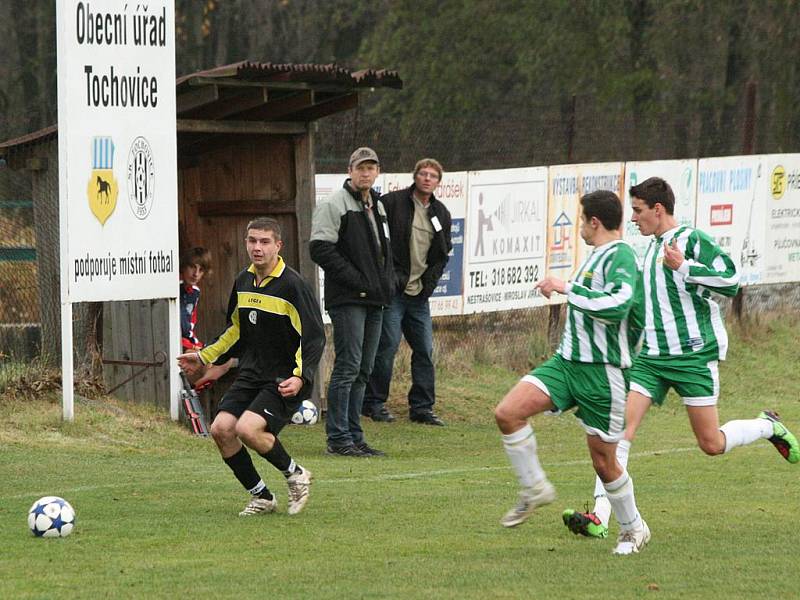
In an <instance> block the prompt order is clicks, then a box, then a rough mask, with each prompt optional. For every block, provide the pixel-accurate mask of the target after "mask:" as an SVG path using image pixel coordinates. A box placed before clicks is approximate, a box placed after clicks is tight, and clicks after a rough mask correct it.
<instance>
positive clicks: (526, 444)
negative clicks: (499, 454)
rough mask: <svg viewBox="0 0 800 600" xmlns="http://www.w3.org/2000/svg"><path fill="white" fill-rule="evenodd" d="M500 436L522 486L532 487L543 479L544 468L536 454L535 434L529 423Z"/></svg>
mask: <svg viewBox="0 0 800 600" xmlns="http://www.w3.org/2000/svg"><path fill="white" fill-rule="evenodd" d="M502 438H503V447H504V448H505V450H506V454H507V455H508V459H509V460H510V461H511V466H512V467H513V469H514V472H515V473H516V474H517V479H518V480H519V484H520V485H521V486H522V487H523V488H530V487H533V486H534V484H536V483H537V482H539V481H541V480H542V479H545V474H544V470H543V469H542V465H541V463H540V462H539V457H538V456H537V454H536V436H535V435H534V433H533V427H531V426H530V423H528V424H526V425H525V427H523V428H522V429H520V430H519V431H515V432H514V433H509V434H507V435H503V436H502Z"/></svg>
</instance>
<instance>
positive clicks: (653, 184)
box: [628, 177, 675, 215]
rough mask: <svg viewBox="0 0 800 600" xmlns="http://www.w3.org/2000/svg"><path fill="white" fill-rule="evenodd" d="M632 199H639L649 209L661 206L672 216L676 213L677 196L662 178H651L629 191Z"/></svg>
mask: <svg viewBox="0 0 800 600" xmlns="http://www.w3.org/2000/svg"><path fill="white" fill-rule="evenodd" d="M628 193H629V194H630V195H631V198H639V199H640V200H642V201H643V202H644V203H645V204H647V206H648V207H650V208H653V207H654V206H655V205H656V204H660V205H661V206H663V207H664V210H666V211H667V214H668V215H671V214H672V213H673V212H674V211H675V194H674V193H673V192H672V188H671V187H670V186H669V184H668V183H667V182H666V181H664V180H663V179H661V177H650V178H648V179H645V180H644V181H643V182H642V183H640V184H638V185H634V186H631V188H630V189H629V190H628Z"/></svg>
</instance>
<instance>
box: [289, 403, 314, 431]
mask: <svg viewBox="0 0 800 600" xmlns="http://www.w3.org/2000/svg"><path fill="white" fill-rule="evenodd" d="M317 420H319V409H318V408H317V405H316V404H314V403H313V402H312V401H311V400H303V402H302V403H301V404H300V407H299V408H298V409H297V412H296V413H294V414H293V415H292V423H294V424H295V425H313V424H314V423H316V422H317Z"/></svg>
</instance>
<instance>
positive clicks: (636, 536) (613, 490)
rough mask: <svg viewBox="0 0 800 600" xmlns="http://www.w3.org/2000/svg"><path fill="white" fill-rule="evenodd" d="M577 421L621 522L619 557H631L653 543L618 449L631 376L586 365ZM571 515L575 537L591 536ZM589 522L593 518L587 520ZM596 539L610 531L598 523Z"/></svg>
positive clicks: (580, 371) (578, 376)
mask: <svg viewBox="0 0 800 600" xmlns="http://www.w3.org/2000/svg"><path fill="white" fill-rule="evenodd" d="M573 382H574V389H575V393H574V396H575V400H576V402H577V405H578V410H577V411H576V412H575V416H576V417H577V419H578V420H579V422H580V423H581V426H582V427H583V429H584V430H585V431H586V434H587V438H586V442H587V445H588V448H589V454H590V456H591V457H592V466H593V467H594V470H595V473H597V476H598V478H599V479H600V481H601V482H602V486H603V493H604V494H605V498H606V501H607V502H608V503H609V505H610V507H611V509H610V510H613V513H614V515H615V516H616V518H617V521H618V522H619V524H620V536H619V538H618V540H617V546H616V548H615V549H614V553H615V554H630V553H632V552H638V550H639V549H640V548H641V547H642V546H644V544H646V543H647V541H648V540H649V538H650V533H649V530H648V529H647V526H646V524H645V523H644V522H643V521H642V519H641V516H640V515H639V511H638V509H637V507H636V501H635V498H634V493H633V481H632V479H631V478H630V476H629V475H628V472H627V470H626V469H625V468H624V467H623V465H622V464H621V463H620V461H619V460H618V459H617V445H618V442H619V441H620V440H622V438H623V434H624V431H625V418H624V415H625V412H626V396H627V393H628V382H629V373H628V372H627V371H626V370H623V369H620V368H619V367H615V366H613V365H608V364H582V365H579V366H577V367H575V368H574V369H573ZM569 512H570V511H565V513H564V515H563V518H564V523H565V524H566V525H567V526H568V527H569V528H570V530H571V531H573V532H574V533H583V534H584V535H586V534H587V532H585V531H582V530H580V529H579V528H577V527H576V525H577V524H578V521H580V516H579V515H577V514H575V513H574V512H573V514H572V515H570V514H568V513H569ZM587 516H588V515H587ZM592 524H593V525H595V527H594V531H595V532H596V533H599V535H597V536H595V537H604V535H603V534H607V531H608V530H607V526H606V527H604V528H602V527H600V526H599V525H598V524H597V523H596V522H595V523H592Z"/></svg>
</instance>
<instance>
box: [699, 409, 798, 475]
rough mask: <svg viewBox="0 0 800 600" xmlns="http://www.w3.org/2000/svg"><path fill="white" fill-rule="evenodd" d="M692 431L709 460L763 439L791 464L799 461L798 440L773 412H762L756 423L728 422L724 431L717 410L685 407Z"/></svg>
mask: <svg viewBox="0 0 800 600" xmlns="http://www.w3.org/2000/svg"><path fill="white" fill-rule="evenodd" d="M686 412H687V413H688V415H689V422H690V423H691V425H692V431H694V435H695V437H696V438H697V444H698V445H699V446H700V449H701V450H702V451H703V452H705V453H706V454H708V455H710V456H715V455H717V454H725V453H727V452H730V451H731V450H733V449H734V448H736V447H737V446H746V445H748V444H752V443H753V442H755V441H757V440H760V439H767V440H769V441H770V442H772V444H773V445H774V446H775V447H776V448H777V449H778V452H780V454H781V456H783V457H784V458H785V459H786V460H788V461H789V462H790V463H797V462H798V461H800V446H799V445H798V442H797V438H795V436H794V435H793V434H792V433H791V432H790V431H789V430H788V429H787V428H786V426H785V425H784V424H783V423H781V422H780V418H779V417H778V415H777V414H775V413H774V412H772V411H762V412H761V413H760V414H759V415H758V417H756V418H755V419H737V420H734V421H728V422H727V423H725V424H724V425H722V426H721V427H720V426H719V417H718V415H717V407H716V405H714V406H691V405H687V406H686Z"/></svg>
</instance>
